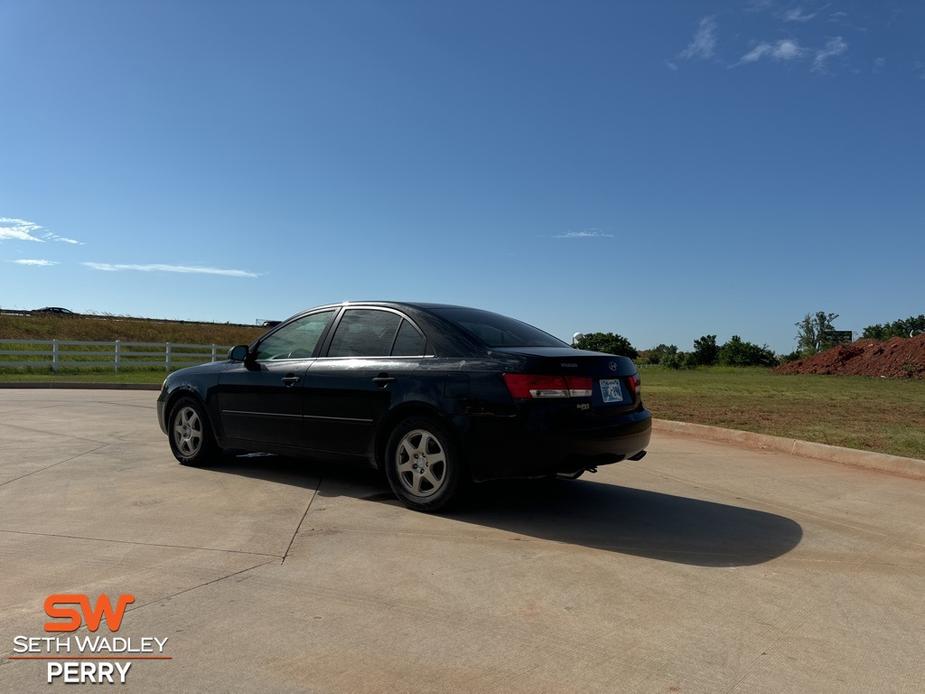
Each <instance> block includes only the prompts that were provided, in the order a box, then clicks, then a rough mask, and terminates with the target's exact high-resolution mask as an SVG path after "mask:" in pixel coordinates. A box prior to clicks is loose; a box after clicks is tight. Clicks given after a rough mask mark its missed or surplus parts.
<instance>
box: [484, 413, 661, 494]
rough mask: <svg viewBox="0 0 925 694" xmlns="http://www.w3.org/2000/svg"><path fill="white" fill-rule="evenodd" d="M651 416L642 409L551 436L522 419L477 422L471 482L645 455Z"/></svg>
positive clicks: (569, 470)
mask: <svg viewBox="0 0 925 694" xmlns="http://www.w3.org/2000/svg"><path fill="white" fill-rule="evenodd" d="M651 436H652V415H651V413H650V412H649V411H648V410H646V409H643V408H641V407H640V408H639V409H638V410H635V411H633V412H629V413H626V414H624V415H621V416H620V417H619V419H618V420H617V421H614V422H612V423H611V424H609V425H608V426H606V427H596V428H591V429H573V430H568V431H550V430H543V429H542V428H536V427H533V426H531V425H529V424H528V423H527V422H525V421H524V420H522V419H521V418H519V417H512V418H501V417H485V418H473V420H472V421H470V430H469V432H468V435H467V436H466V440H467V443H468V445H467V446H466V452H467V459H468V462H469V468H470V471H471V473H472V477H473V478H474V479H475V480H478V481H482V480H488V479H499V478H506V477H543V476H546V475H551V474H555V473H559V472H562V473H572V472H578V471H580V470H584V469H587V468H590V467H597V466H599V465H608V464H610V463H618V462H620V461H621V460H626V459H627V458H632V457H634V456H637V455H638V454H640V453H642V452H644V451H645V449H646V446H648V445H649V440H650V439H651Z"/></svg>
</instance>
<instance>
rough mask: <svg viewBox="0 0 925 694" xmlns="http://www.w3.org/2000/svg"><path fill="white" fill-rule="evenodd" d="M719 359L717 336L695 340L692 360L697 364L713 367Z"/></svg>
mask: <svg viewBox="0 0 925 694" xmlns="http://www.w3.org/2000/svg"><path fill="white" fill-rule="evenodd" d="M717 359H719V346H718V345H717V344H716V335H704V336H703V337H699V338H697V339H696V340H694V351H693V352H691V360H692V361H693V362H694V363H695V364H700V365H703V366H712V365H713V364H715V363H716V360H717Z"/></svg>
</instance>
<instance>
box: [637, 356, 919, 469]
mask: <svg viewBox="0 0 925 694" xmlns="http://www.w3.org/2000/svg"><path fill="white" fill-rule="evenodd" d="M640 374H641V377H642V393H643V398H644V399H645V402H646V406H647V407H648V408H649V409H650V410H652V412H653V414H654V415H655V416H656V417H661V418H663V419H674V420H678V421H682V422H695V423H697V424H712V425H715V426H721V427H729V428H731V429H744V430H746V431H755V432H759V433H762V434H775V435H777V436H789V437H793V438H798V439H803V440H806V441H817V442H819V443H828V444H832V445H834V446H847V447H849V448H860V449H862V450H870V451H880V452H883V453H893V454H895V455H904V456H910V457H913V458H925V382H923V381H920V380H917V381H914V380H896V379H881V378H865V377H862V376H782V375H779V374H775V373H772V372H771V371H769V370H768V369H761V368H753V369H747V368H724V367H713V368H700V369H694V370H689V371H688V370H682V371H672V370H669V369H665V368H661V367H655V366H643V367H640Z"/></svg>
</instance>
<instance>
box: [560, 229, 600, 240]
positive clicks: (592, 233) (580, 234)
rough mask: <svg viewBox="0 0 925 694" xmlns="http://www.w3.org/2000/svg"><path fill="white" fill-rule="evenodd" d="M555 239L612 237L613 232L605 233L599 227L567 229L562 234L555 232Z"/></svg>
mask: <svg viewBox="0 0 925 694" xmlns="http://www.w3.org/2000/svg"><path fill="white" fill-rule="evenodd" d="M553 238H556V239H612V238H613V234H606V233H604V232H603V231H601V230H600V229H585V230H584V231H567V232H565V233H564V234H556V235H555V236H554V237H553Z"/></svg>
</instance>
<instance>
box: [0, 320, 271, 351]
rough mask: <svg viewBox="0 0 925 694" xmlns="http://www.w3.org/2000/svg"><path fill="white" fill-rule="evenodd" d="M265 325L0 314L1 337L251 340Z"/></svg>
mask: <svg viewBox="0 0 925 694" xmlns="http://www.w3.org/2000/svg"><path fill="white" fill-rule="evenodd" d="M265 330H266V329H265V328H259V327H256V326H254V327H250V326H240V325H229V324H225V323H179V322H173V321H152V320H146V319H144V318H102V317H101V318H87V317H83V316H80V317H77V316H52V315H33V316H11V315H0V339H32V340H51V339H58V340H123V341H125V342H181V343H189V344H212V343H215V344H218V345H243V344H250V343H251V342H252V341H253V340H254V339H255V338H257V337H258V336H259V335H260V334H262V333H263V332H265Z"/></svg>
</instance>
